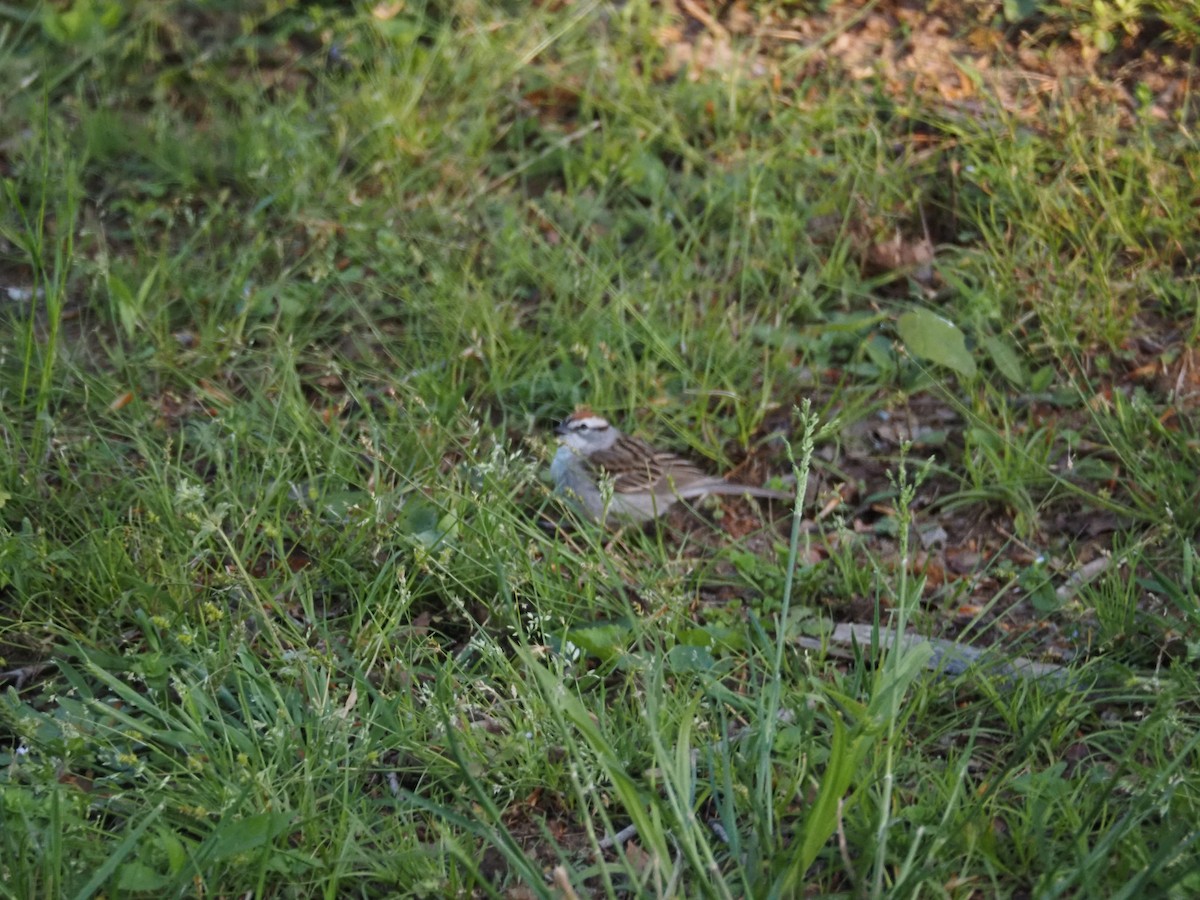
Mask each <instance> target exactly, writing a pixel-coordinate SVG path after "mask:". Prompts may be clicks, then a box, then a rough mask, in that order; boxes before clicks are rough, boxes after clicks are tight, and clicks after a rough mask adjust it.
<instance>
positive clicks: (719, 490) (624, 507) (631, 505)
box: [550, 410, 792, 525]
mask: <svg viewBox="0 0 1200 900" xmlns="http://www.w3.org/2000/svg"><path fill="white" fill-rule="evenodd" d="M555 433H556V434H557V435H558V436H559V440H560V442H561V446H560V447H559V448H558V452H557V453H555V454H554V459H553V461H552V462H551V463H550V477H551V478H553V479H554V485H555V490H556V492H557V493H559V494H561V495H563V496H565V497H566V498H567V500H568V501H570V502H571V503H573V504H574V505H575V506H576V507H577V508H578V509H579V510H580V511H582V512H583V513H584V514H585V515H586V516H587V517H588V518H590V519H592V520H594V521H596V522H600V523H601V524H606V525H607V524H617V525H627V524H642V523H644V522H649V521H650V520H651V519H656V518H658V517H659V516H661V515H663V514H664V513H665V512H667V510H669V509H670V508H671V507H672V506H674V505H675V504H676V503H677V502H679V501H680V500H695V499H697V498H700V497H704V496H707V495H708V494H736V495H739V496H751V497H768V498H771V499H773V500H789V499H791V498H792V494H791V493H789V492H788V491H776V490H772V489H771V488H764V487H753V486H751V485H746V484H737V483H736V482H732V481H726V480H725V479H724V478H719V477H717V476H715V475H709V474H708V473H706V472H705V471H704V470H703V469H701V468H699V467H698V466H696V465H694V464H693V463H691V462H689V461H688V460H686V459H684V458H683V457H681V456H677V455H676V454H674V453H671V452H669V451H667V450H656V449H655V448H654V447H652V446H651V445H650V444H648V443H646V442H645V441H643V440H641V439H640V438H636V437H633V436H631V435H628V434H625V433H623V432H622V431H620V430H619V429H617V428H615V427H614V426H613V425H611V424H610V423H609V422H608V420H607V419H604V418H602V417H600V416H597V415H594V414H593V413H591V412H590V411H588V410H580V411H578V412H575V413H573V414H572V415H570V416H568V417H567V418H566V419H564V420H563V422H562V424H560V425H559V426H558V427H557V428H556V429H555ZM602 485H604V487H602ZM610 485H611V491H609V490H608V489H607V487H608V486H610Z"/></svg>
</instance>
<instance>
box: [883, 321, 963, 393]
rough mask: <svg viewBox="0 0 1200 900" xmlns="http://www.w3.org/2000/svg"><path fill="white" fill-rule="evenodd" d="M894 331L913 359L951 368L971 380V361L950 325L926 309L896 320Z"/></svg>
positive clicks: (956, 331) (961, 336) (960, 333)
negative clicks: (914, 357) (925, 360)
mask: <svg viewBox="0 0 1200 900" xmlns="http://www.w3.org/2000/svg"><path fill="white" fill-rule="evenodd" d="M896 330H897V331H898V332H899V333H900V340H902V341H904V346H905V347H907V348H908V352H909V353H911V354H912V355H913V356H917V357H920V358H921V359H927V360H929V361H930V362H932V363H937V364H938V365H940V366H945V367H946V368H948V369H953V370H954V371H955V372H957V373H958V374H959V375H962V376H964V377H966V378H973V377H975V359H974V358H973V357H972V356H971V352H970V351H969V350H968V349H967V342H966V339H965V338H964V337H963V333H962V332H961V331H960V330H959V328H958V326H957V325H955V324H954V323H953V322H950V321H949V320H947V319H943V318H942V317H941V316H939V315H937V314H936V313H932V312H930V311H929V310H927V309H914V310H911V311H910V312H906V313H904V315H902V316H901V317H900V318H899V320H898V321H897V322H896Z"/></svg>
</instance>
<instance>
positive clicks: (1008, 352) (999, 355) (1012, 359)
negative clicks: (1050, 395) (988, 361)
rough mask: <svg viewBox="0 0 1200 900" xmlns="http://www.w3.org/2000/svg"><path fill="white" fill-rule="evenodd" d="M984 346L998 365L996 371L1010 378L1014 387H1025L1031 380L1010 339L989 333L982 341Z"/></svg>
mask: <svg viewBox="0 0 1200 900" xmlns="http://www.w3.org/2000/svg"><path fill="white" fill-rule="evenodd" d="M980 343H981V344H983V347H984V349H985V350H987V352H988V356H990V357H991V358H992V362H993V363H994V364H995V366H996V371H998V372H999V373H1000V374H1001V375H1003V376H1004V377H1005V378H1007V379H1008V380H1009V382H1010V383H1011V384H1012V385H1013V386H1014V387H1019V388H1023V387H1025V384H1026V382H1028V381H1029V374H1028V373H1027V372H1026V371H1025V366H1024V365H1022V364H1021V359H1020V357H1018V356H1017V353H1016V351H1015V350H1013V348H1012V347H1011V346H1010V345H1009V343H1008V341H1006V340H1004V338H1002V337H997V336H996V335H991V334H989V335H988V336H987V337H985V338H983V339H982V340H981V341H980Z"/></svg>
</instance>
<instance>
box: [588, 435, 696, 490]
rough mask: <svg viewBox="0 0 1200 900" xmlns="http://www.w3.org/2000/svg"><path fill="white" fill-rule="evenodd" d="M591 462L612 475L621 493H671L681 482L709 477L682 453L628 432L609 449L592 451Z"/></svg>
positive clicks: (593, 465) (593, 467) (616, 488)
mask: <svg viewBox="0 0 1200 900" xmlns="http://www.w3.org/2000/svg"><path fill="white" fill-rule="evenodd" d="M588 465H589V466H591V467H592V469H593V470H594V471H596V472H597V474H599V475H603V476H607V477H608V478H611V479H612V483H613V491H614V492H616V493H618V494H632V493H641V492H648V493H654V494H662V495H666V494H672V493H675V491H676V489H677V487H678V486H679V485H680V484H687V483H690V482H692V481H695V480H697V479H704V478H707V477H708V475H707V474H706V473H705V472H704V471H703V470H702V469H699V468H697V467H696V466H694V465H692V464H691V463H690V462H688V461H687V460H685V459H683V458H682V457H680V456H676V455H675V454H674V453H666V452H663V451H656V450H655V449H654V448H653V447H651V446H650V445H649V444H647V443H646V442H645V441H643V440H641V439H639V438H635V437H631V436H629V435H627V434H623V435H621V437H619V438H618V439H617V442H616V443H615V444H613V445H612V447H610V448H609V449H608V450H601V451H600V452H598V453H593V454H592V455H591V456H590V457H589V458H588ZM667 470H670V471H671V472H672V477H671V478H667V477H666V475H665V473H666V471H667Z"/></svg>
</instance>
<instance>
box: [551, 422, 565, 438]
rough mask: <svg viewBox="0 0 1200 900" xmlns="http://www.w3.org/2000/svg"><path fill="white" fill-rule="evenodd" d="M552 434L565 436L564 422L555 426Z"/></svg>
mask: <svg viewBox="0 0 1200 900" xmlns="http://www.w3.org/2000/svg"><path fill="white" fill-rule="evenodd" d="M554 433H555V434H558V435H563V434H566V433H567V423H566V422H559V423H558V424H557V425H555V426H554Z"/></svg>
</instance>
